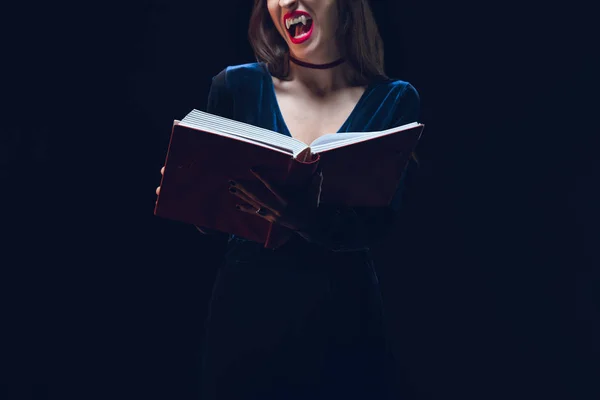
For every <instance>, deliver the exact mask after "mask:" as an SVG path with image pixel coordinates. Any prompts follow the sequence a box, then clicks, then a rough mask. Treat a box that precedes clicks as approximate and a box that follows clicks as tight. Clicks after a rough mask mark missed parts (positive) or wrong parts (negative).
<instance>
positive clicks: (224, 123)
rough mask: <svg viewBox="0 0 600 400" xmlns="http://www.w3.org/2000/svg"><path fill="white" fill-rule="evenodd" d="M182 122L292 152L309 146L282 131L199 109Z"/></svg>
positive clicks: (193, 126) (192, 126) (182, 123)
mask: <svg viewBox="0 0 600 400" xmlns="http://www.w3.org/2000/svg"><path fill="white" fill-rule="evenodd" d="M180 124H181V125H184V126H188V127H190V128H195V129H200V130H207V131H210V132H212V133H218V134H222V135H226V136H230V137H240V138H245V139H248V140H251V141H254V142H257V143H261V144H264V145H267V146H272V147H276V148H278V149H282V150H285V151H287V152H290V153H292V154H298V153H300V152H301V151H302V150H303V149H305V148H306V147H307V146H306V144H304V143H303V142H301V141H299V140H297V139H294V138H292V137H289V136H286V135H283V134H281V133H278V132H274V131H270V130H268V129H264V128H261V127H258V126H254V125H251V124H247V123H244V122H239V121H236V120H232V119H229V118H225V117H221V116H218V115H214V114H210V113H206V112H202V111H198V110H192V111H191V112H190V113H189V114H188V115H186V116H185V118H183V120H182V121H181V122H180Z"/></svg>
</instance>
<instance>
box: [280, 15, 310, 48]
mask: <svg viewBox="0 0 600 400" xmlns="http://www.w3.org/2000/svg"><path fill="white" fill-rule="evenodd" d="M283 25H284V28H285V30H286V32H287V34H288V36H289V37H290V41H291V42H292V43H294V44H300V43H304V42H306V41H307V40H308V39H310V37H311V35H312V32H313V27H314V25H313V20H312V17H311V15H310V14H309V13H307V12H306V11H299V10H296V11H292V12H289V13H287V14H285V15H284V16H283Z"/></svg>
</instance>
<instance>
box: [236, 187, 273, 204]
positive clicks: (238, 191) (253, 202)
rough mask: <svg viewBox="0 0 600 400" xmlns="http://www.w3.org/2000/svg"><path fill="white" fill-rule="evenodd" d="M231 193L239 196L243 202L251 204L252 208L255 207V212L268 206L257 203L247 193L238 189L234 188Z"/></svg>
mask: <svg viewBox="0 0 600 400" xmlns="http://www.w3.org/2000/svg"><path fill="white" fill-rule="evenodd" d="M229 191H230V192H231V193H232V194H233V195H234V196H237V197H238V198H240V199H241V200H243V201H244V202H245V203H247V204H249V205H250V206H252V207H254V209H255V210H258V209H259V208H261V207H262V208H266V206H265V205H264V204H261V203H259V202H257V201H255V200H254V199H252V198H250V197H249V196H248V195H246V193H244V192H242V191H241V190H239V189H238V188H237V186H236V187H234V188H233V187H232V188H230V189H229Z"/></svg>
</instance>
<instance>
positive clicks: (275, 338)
mask: <svg viewBox="0 0 600 400" xmlns="http://www.w3.org/2000/svg"><path fill="white" fill-rule="evenodd" d="M418 110H419V98H418V95H417V92H416V91H415V89H414V88H413V87H412V86H411V85H410V84H408V83H407V82H403V81H399V80H383V79H382V80H379V81H375V82H372V83H371V84H370V85H369V87H368V88H367V90H366V91H365V93H364V95H363V96H362V97H361V99H360V100H359V102H358V104H357V105H356V107H355V108H354V110H353V111H352V113H351V115H350V116H349V118H348V119H347V120H346V122H345V123H344V124H343V126H342V127H341V128H340V130H339V132H361V131H373V130H383V129H387V128H390V127H393V126H398V125H402V124H405V123H409V122H413V121H416V120H417V117H418V115H417V114H418ZM207 111H208V112H211V113H213V114H218V115H222V116H224V117H228V118H232V119H236V120H239V121H243V122H246V123H250V124H254V125H257V126H261V127H264V128H267V129H271V130H273V131H276V132H280V133H281V134H283V135H288V136H289V135H290V133H289V131H288V129H287V127H286V125H285V122H284V121H283V117H282V115H281V112H280V110H279V107H278V104H277V100H276V97H275V91H274V87H273V82H272V78H271V76H270V75H269V73H268V71H267V69H266V67H265V66H264V65H263V64H259V63H255V64H246V65H241V66H235V67H228V68H226V69H225V70H223V71H222V72H221V73H219V74H218V75H217V76H215V77H214V78H213V83H212V87H211V90H210V94H209V99H208V107H207ZM324 177H325V176H324ZM325 178H326V177H325ZM399 192H400V190H399ZM399 192H398V194H397V196H396V197H395V199H394V201H393V202H392V205H391V206H390V207H386V208H377V209H374V208H348V207H339V206H333V205H329V206H324V205H323V206H320V207H319V210H318V212H319V224H318V225H319V226H317V227H315V228H314V229H313V230H312V231H311V232H302V233H298V234H295V235H294V237H293V238H292V240H290V241H289V242H288V243H287V244H285V245H284V246H282V247H281V248H278V249H276V250H268V249H264V248H263V246H262V245H261V244H258V243H253V242H249V241H246V240H243V239H241V238H237V237H233V236H229V237H225V238H224V240H228V241H229V242H228V250H227V253H226V255H225V262H224V263H223V265H222V266H221V267H220V268H219V270H218V274H217V279H216V282H215V285H214V290H213V295H212V299H211V302H210V310H209V315H208V318H207V321H206V338H205V343H204V353H203V354H204V358H203V363H202V379H201V384H202V392H203V397H202V398H203V399H228V400H229V399H261V400H266V399H278V400H283V399H354V398H361V399H382V398H392V396H391V395H390V381H391V380H392V379H393V374H394V373H393V363H392V358H391V352H390V351H389V346H388V345H387V344H386V340H385V337H384V330H383V312H382V303H381V297H380V292H379V287H378V281H377V276H376V274H375V271H374V269H373V263H372V260H371V256H370V253H369V245H370V244H372V243H373V242H374V241H376V240H379V239H381V238H382V237H383V236H384V235H385V234H386V233H387V232H388V230H389V229H390V227H391V226H392V224H393V222H394V217H395V215H396V211H397V209H398V206H399V198H400V196H399Z"/></svg>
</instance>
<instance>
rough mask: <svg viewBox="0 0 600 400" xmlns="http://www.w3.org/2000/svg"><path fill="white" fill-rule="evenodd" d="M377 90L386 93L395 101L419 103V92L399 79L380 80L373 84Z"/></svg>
mask: <svg viewBox="0 0 600 400" xmlns="http://www.w3.org/2000/svg"><path fill="white" fill-rule="evenodd" d="M374 84H375V86H376V87H377V89H379V90H382V91H383V92H386V93H387V94H388V96H391V97H392V98H393V99H395V100H396V101H400V100H401V101H403V102H407V101H408V102H417V103H418V102H419V101H420V97H419V92H418V91H417V89H415V87H414V86H413V85H411V84H410V83H409V82H407V81H404V80H401V79H393V78H382V79H380V80H377V81H375V82H374Z"/></svg>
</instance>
